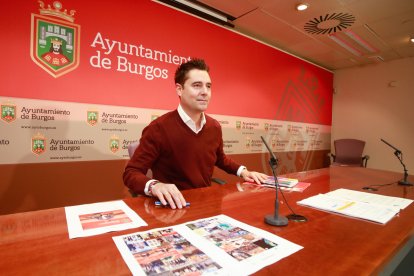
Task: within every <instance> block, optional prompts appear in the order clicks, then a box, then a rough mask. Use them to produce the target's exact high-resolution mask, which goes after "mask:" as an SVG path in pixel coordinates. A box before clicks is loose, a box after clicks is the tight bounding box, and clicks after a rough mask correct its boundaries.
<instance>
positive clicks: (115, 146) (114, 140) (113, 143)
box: [109, 135, 119, 153]
mask: <svg viewBox="0 0 414 276" xmlns="http://www.w3.org/2000/svg"><path fill="white" fill-rule="evenodd" d="M109 149H110V150H111V151H112V152H113V153H115V152H117V151H118V150H119V137H118V136H116V135H113V136H112V137H111V139H110V140H109Z"/></svg>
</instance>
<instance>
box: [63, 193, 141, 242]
mask: <svg viewBox="0 0 414 276" xmlns="http://www.w3.org/2000/svg"><path fill="white" fill-rule="evenodd" d="M65 213H66V221H67V224H68V232H69V239H73V238H78V237H88V236H94V235H99V234H103V233H107V232H111V231H121V230H125V229H131V228H136V227H140V226H146V225H148V224H147V223H146V222H145V221H144V220H143V219H142V218H141V217H140V216H138V215H137V214H136V213H135V212H134V211H133V210H132V209H131V208H129V207H128V205H127V204H126V203H125V202H123V201H122V200H118V201H110V202H100V203H92V204H84V205H77V206H69V207H65Z"/></svg>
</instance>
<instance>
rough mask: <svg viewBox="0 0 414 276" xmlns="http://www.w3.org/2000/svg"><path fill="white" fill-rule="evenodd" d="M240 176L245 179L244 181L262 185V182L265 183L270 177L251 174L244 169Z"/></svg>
mask: <svg viewBox="0 0 414 276" xmlns="http://www.w3.org/2000/svg"><path fill="white" fill-rule="evenodd" d="M240 176H241V177H242V178H243V179H244V181H247V182H256V183H257V184H261V182H262V181H265V180H266V179H267V178H268V176H267V175H265V174H263V173H259V172H250V171H248V170H247V169H244V170H243V171H242V172H241V173H240Z"/></svg>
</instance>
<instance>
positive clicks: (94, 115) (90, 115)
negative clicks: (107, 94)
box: [86, 110, 99, 126]
mask: <svg viewBox="0 0 414 276" xmlns="http://www.w3.org/2000/svg"><path fill="white" fill-rule="evenodd" d="M86 117H87V118H86V120H87V122H88V124H90V125H91V126H94V125H96V124H97V123H98V119H99V112H98V111H92V110H88V111H87V113H86Z"/></svg>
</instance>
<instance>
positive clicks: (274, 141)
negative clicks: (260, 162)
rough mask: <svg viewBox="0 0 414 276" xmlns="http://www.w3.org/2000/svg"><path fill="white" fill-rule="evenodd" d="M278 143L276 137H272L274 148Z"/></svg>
mask: <svg viewBox="0 0 414 276" xmlns="http://www.w3.org/2000/svg"><path fill="white" fill-rule="evenodd" d="M276 145H277V141H276V139H275V138H272V148H275V147H276Z"/></svg>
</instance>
